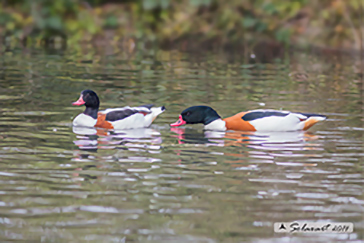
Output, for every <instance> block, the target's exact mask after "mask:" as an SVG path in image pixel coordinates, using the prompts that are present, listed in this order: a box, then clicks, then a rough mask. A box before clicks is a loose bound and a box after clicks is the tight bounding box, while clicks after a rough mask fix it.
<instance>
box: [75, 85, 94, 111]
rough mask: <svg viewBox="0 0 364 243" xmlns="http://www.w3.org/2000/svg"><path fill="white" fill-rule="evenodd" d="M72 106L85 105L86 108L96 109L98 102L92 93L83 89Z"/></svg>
mask: <svg viewBox="0 0 364 243" xmlns="http://www.w3.org/2000/svg"><path fill="white" fill-rule="evenodd" d="M72 105H85V106H86V107H90V108H96V109H98V108H99V105H100V101H99V97H98V96H97V94H96V93H95V92H94V91H92V90H90V89H85V90H84V91H82V92H81V95H80V98H79V99H78V100H77V101H76V102H73V103H72Z"/></svg>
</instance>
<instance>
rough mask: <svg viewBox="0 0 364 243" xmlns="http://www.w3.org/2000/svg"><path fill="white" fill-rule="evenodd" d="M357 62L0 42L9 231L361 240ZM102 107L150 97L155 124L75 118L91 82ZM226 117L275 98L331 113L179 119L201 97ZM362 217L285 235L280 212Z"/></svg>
mask: <svg viewBox="0 0 364 243" xmlns="http://www.w3.org/2000/svg"><path fill="white" fill-rule="evenodd" d="M360 70H361V69H360V60H358V57H355V56H345V55H342V56H335V55H330V56H327V55H326V56H325V55H322V54H315V53H307V52H285V53H284V55H281V56H277V57H271V58H269V60H266V59H264V58H259V57H258V56H257V57H255V58H254V56H252V57H248V58H247V57H246V56H244V55H243V54H242V53H240V52H238V51H236V52H234V53H225V52H217V51H214V52H211V51H200V52H179V51H176V50H171V51H163V50H158V49H153V50H149V49H146V48H136V49H135V50H123V49H118V48H116V47H112V46H105V47H98V48H93V47H88V46H85V47H83V49H80V50H78V51H76V50H72V49H71V48H69V49H67V50H66V51H53V52H49V51H44V50H42V49H26V48H23V49H14V50H3V52H2V55H1V57H0V91H1V93H0V102H1V108H0V112H1V116H0V139H1V140H0V141H1V145H0V146H1V147H0V181H1V184H0V241H2V242H5V241H6V242H13V241H14V242H336V241H342V242H361V241H362V240H363V239H364V234H363V230H364V227H363V225H364V220H363V211H364V210H363V207H364V196H363V191H364V186H363V182H364V178H363V155H364V152H363V136H364V128H363V119H364V117H363V114H362V103H361V102H362V100H361V99H362V97H361V95H360V94H361V88H362V81H361V76H360ZM86 88H87V89H93V90H95V91H96V92H97V93H98V95H99V97H100V101H101V109H105V108H111V107H120V106H126V105H130V106H138V105H141V104H149V103H154V104H156V105H158V106H161V105H165V106H166V108H167V110H166V112H165V113H163V114H161V115H160V116H159V117H158V118H157V119H156V120H155V122H154V123H153V125H152V126H151V128H148V129H138V130H135V131H124V132H123V133H121V134H115V133H110V134H101V135H95V134H93V132H92V131H91V132H87V131H86V132H85V131H77V130H74V129H73V128H72V119H73V118H74V117H75V116H76V115H77V114H79V113H81V112H82V111H83V108H82V107H73V106H72V105H71V103H72V102H74V101H76V100H77V99H78V97H79V93H80V92H81V91H82V90H83V89H86ZM199 104H205V105H210V106H212V107H213V108H215V109H216V110H217V112H218V113H219V114H220V115H221V116H222V117H226V116H229V115H233V114H235V113H237V112H240V111H244V110H248V109H259V108H272V109H284V110H292V111H300V112H311V113H320V114H325V115H327V116H328V117H329V119H328V120H326V121H325V122H322V123H319V124H317V125H315V126H314V127H313V128H311V129H310V131H309V132H308V133H303V132H295V133H271V134H259V133H243V132H226V133H218V132H207V131H205V132H204V131H203V129H202V126H200V125H194V126H186V127H183V128H170V127H169V125H168V124H170V123H172V122H175V121H176V120H177V118H178V115H179V113H180V112H181V111H182V110H183V109H185V108H187V107H188V106H191V105H199ZM295 220H299V221H332V222H353V223H354V232H353V233H351V234H314V235H312V234H311V235H310V234H279V233H274V232H273V223H274V222H278V221H283V222H290V221H295Z"/></svg>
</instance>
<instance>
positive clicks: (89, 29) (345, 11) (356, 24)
mask: <svg viewBox="0 0 364 243" xmlns="http://www.w3.org/2000/svg"><path fill="white" fill-rule="evenodd" d="M360 1H362V0H351V1H337V0H322V1H314V0H295V1H284V0H244V1H242V0H230V1H219V0H180V1H173V0H128V1H115V0H114V1H112V0H109V1H108V0H57V1H51V0H35V1H29V0H16V1H15V0H12V1H10V0H8V1H2V2H1V3H0V33H1V34H2V35H12V36H15V37H17V38H24V37H28V36H30V37H35V38H45V39H47V38H52V37H54V36H61V37H65V38H67V39H68V41H72V42H77V41H84V40H87V41H88V40H92V39H93V38H96V37H103V38H110V36H111V38H114V39H115V38H116V39H119V38H121V37H136V38H143V39H147V40H159V41H165V40H168V41H174V40H179V39H180V40H183V39H184V38H189V37H196V36H198V37H199V40H200V41H205V40H209V39H220V40H224V41H227V42H234V41H238V42H240V41H242V40H245V41H249V40H250V41H258V40H259V39H264V40H267V39H268V40H275V41H278V42H283V43H288V42H291V41H292V39H294V40H299V37H302V38H303V39H304V38H306V39H307V40H308V41H311V40H312V39H315V38H316V39H317V38H319V39H320V40H322V42H326V43H330V44H332V45H339V44H340V43H349V44H352V43H354V44H355V43H356V44H357V42H358V40H357V39H358V38H357V37H355V36H358V33H360V32H359V30H360V26H361V25H362V24H361V23H360V17H359V16H360V9H361V8H362V7H363V6H361V5H362V4H361V3H360ZM312 29H315V30H316V32H313V31H311V30H312ZM317 29H319V30H321V31H317ZM110 31H112V32H110ZM110 33H111V35H110ZM310 33H315V34H310ZM112 36H113V37H112ZM348 40H349V41H348Z"/></svg>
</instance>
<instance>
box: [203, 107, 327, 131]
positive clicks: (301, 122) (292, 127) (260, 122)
mask: <svg viewBox="0 0 364 243" xmlns="http://www.w3.org/2000/svg"><path fill="white" fill-rule="evenodd" d="M254 111H273V110H252V111H250V112H254ZM277 112H281V113H286V114H288V115H287V116H267V117H262V118H257V119H254V120H251V121H249V123H250V124H251V125H253V126H254V128H255V130H257V131H259V132H288V131H299V130H303V128H304V127H305V123H306V122H308V121H309V120H310V119H314V120H315V121H323V120H325V119H326V118H325V117H322V116H311V117H309V118H308V117H307V116H305V115H303V114H299V113H293V112H289V111H277ZM205 129H206V130H214V131H226V122H225V121H223V120H222V119H217V120H215V121H213V122H211V123H209V124H207V125H205Z"/></svg>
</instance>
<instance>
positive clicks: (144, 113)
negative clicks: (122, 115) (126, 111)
mask: <svg viewBox="0 0 364 243" xmlns="http://www.w3.org/2000/svg"><path fill="white" fill-rule="evenodd" d="M139 113H140V114H143V116H146V115H148V114H149V113H147V112H144V111H139Z"/></svg>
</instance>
